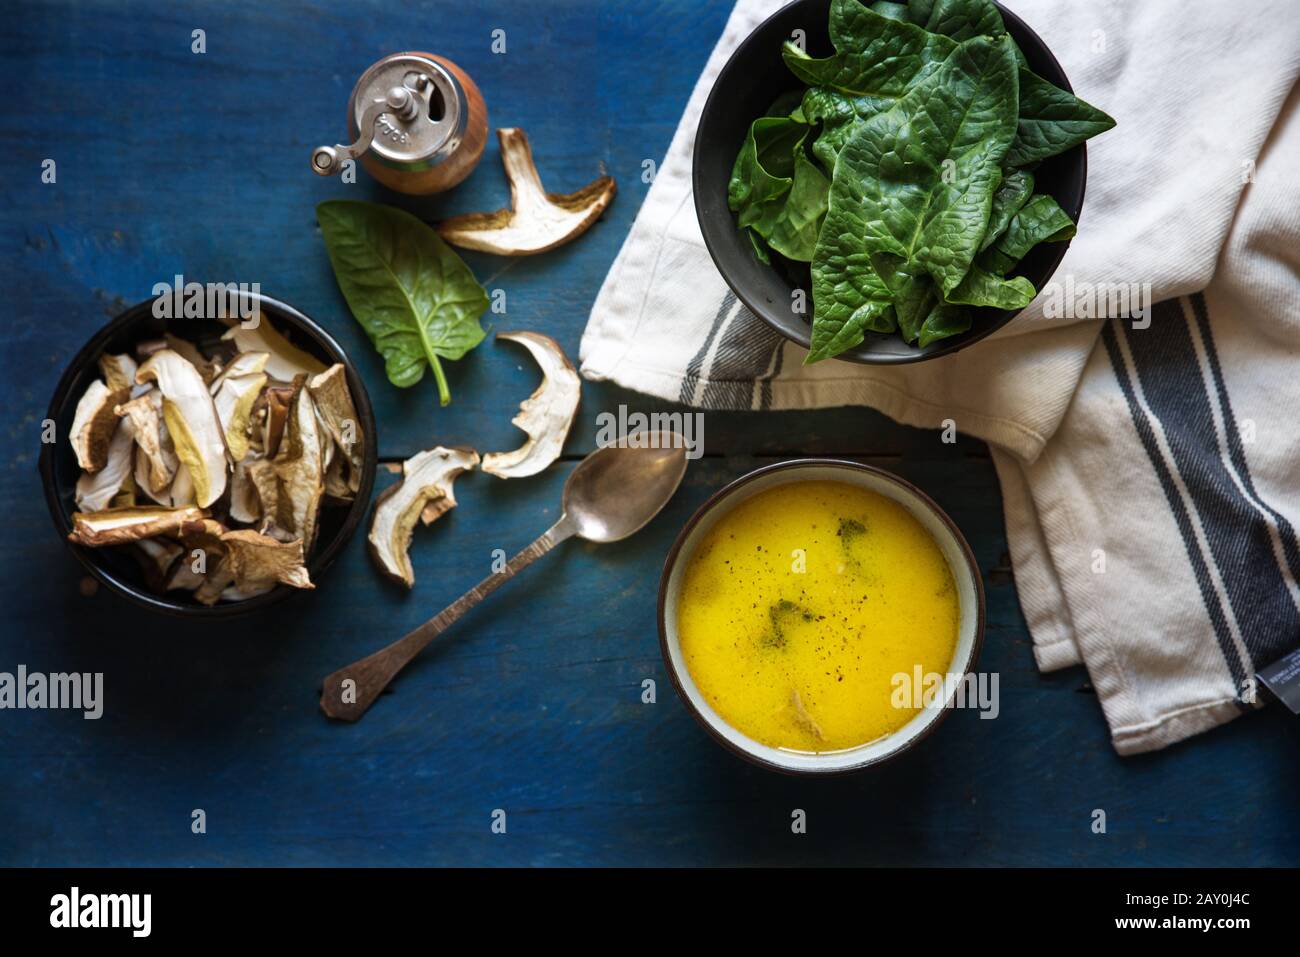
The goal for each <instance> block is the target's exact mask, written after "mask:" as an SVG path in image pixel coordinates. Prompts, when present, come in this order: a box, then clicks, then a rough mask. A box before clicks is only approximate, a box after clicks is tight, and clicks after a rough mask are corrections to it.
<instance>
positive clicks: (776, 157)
mask: <svg viewBox="0 0 1300 957" xmlns="http://www.w3.org/2000/svg"><path fill="white" fill-rule="evenodd" d="M807 134H808V127H807V126H806V125H805V124H803V123H800V122H798V121H797V120H792V119H790V118H789V117H780V116H761V117H759V118H758V119H756V120H755V121H754V122H753V123H752V124H750V127H749V133H748V134H747V135H746V137H745V143H744V145H743V146H742V147H741V149H740V153H739V154H738V155H737V156H736V162H735V164H734V165H733V166H732V169H731V180H730V182H729V183H728V184H727V205H728V206H729V207H731V211H732V212H733V213H735V214H736V222H737V224H738V225H740V226H742V227H744V226H751V225H753V224H754V223H757V222H758V221H759V220H760V219H762V218H763V216H764V214H765V212H766V211H767V206H768V204H770V203H772V202H773V201H775V200H778V199H780V198H781V197H782V196H784V195H785V194H786V193H787V192H789V191H790V187H791V185H792V184H793V177H794V154H795V149H796V148H797V147H798V146H799V144H801V143H802V142H803V139H804V137H805V136H806V135H807Z"/></svg>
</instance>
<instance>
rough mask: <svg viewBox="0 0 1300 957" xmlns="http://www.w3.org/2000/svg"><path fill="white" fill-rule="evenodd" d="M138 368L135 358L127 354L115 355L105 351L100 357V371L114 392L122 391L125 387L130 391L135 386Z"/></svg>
mask: <svg viewBox="0 0 1300 957" xmlns="http://www.w3.org/2000/svg"><path fill="white" fill-rule="evenodd" d="M137 368H139V367H138V366H137V365H136V363H135V360H134V359H132V358H131V357H130V356H127V355H120V356H115V355H110V354H109V353H107V352H105V353H104V354H103V355H101V356H100V357H99V371H100V372H101V373H102V374H103V376H104V382H105V383H106V384H107V385H108V388H109V390H110V391H112V392H121V391H122V390H123V389H125V390H126V391H127V392H130V391H131V390H132V389H133V388H134V387H135V370H136V369H137Z"/></svg>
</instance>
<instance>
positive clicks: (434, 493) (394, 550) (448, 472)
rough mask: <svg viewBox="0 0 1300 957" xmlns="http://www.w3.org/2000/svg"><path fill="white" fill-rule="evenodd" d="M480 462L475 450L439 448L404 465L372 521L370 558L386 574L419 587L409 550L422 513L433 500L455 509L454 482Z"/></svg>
mask: <svg viewBox="0 0 1300 957" xmlns="http://www.w3.org/2000/svg"><path fill="white" fill-rule="evenodd" d="M478 461H479V458H478V453H477V452H475V451H474V450H473V449H462V448H452V449H448V448H443V447H442V446H438V447H437V448H436V449H430V450H429V451H427V452H421V453H419V454H418V455H415V456H413V457H412V458H409V459H407V460H406V461H405V462H404V463H403V464H402V480H401V481H400V482H398V483H397V484H395V485H393V486H391V487H390V488H388V489H387V490H385V491H384V493H383V494H382V495H380V496H379V498H378V499H377V500H376V502H375V514H374V518H373V519H371V522H370V555H371V557H372V558H373V559H374V560H375V562H376V563H377V564H378V565H379V568H380V570H381V571H383V572H384V574H386V575H388V576H389V577H390V578H392V579H393V580H394V581H399V582H401V583H402V584H403V585H405V586H406V587H407V588H411V587H412V586H414V585H415V571H414V569H412V568H411V559H410V556H408V555H407V549H408V548H410V545H411V535H412V534H413V533H414V531H415V523H416V522H417V521H419V518H420V513H421V511H422V510H423V509H424V507H425V505H426V504H428V503H430V502H433V501H437V502H440V503H441V505H442V508H441V512H445V511H447V510H448V509H450V508H454V507H455V505H456V496H455V494H454V493H453V492H452V483H453V482H454V481H455V479H456V476H458V475H460V474H461V473H462V472H467V471H469V470H470V469H473V468H474V467H475V466H476V465H478ZM441 512H440V513H439V514H441Z"/></svg>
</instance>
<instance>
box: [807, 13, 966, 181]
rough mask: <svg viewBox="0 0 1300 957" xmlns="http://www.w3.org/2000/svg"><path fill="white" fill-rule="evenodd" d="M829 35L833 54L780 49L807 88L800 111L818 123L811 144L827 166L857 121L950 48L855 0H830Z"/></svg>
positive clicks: (886, 104) (882, 106)
mask: <svg viewBox="0 0 1300 957" xmlns="http://www.w3.org/2000/svg"><path fill="white" fill-rule="evenodd" d="M830 35H831V42H832V43H833V44H834V46H835V55H834V56H830V57H826V58H825V59H821V60H818V59H814V58H812V57H810V56H808V54H807V53H805V52H804V51H803V50H801V49H799V47H797V46H795V45H794V44H793V43H786V45H785V49H784V51H783V53H782V56H783V57H784V59H785V63H786V66H787V67H789V68H790V71H791V72H792V73H794V75H795V76H797V77H799V79H801V80H803V81H804V82H805V83H807V84H808V85H809V86H810V87H811V89H809V90H808V92H807V93H806V94H805V95H804V99H803V104H802V106H801V107H800V113H801V115H802V116H803V118H804V119H805V120H807V121H808V122H809V123H820V124H821V125H822V130H821V133H820V135H819V136H818V138H817V140H816V142H815V143H814V144H813V148H812V149H813V155H814V156H816V157H817V159H818V160H819V161H820V162H821V163H822V165H823V166H825V167H826V169H827V170H833V169H834V168H835V158H836V156H837V155H838V154H839V151H840V148H841V147H842V146H843V145H844V141H845V140H846V139H847V138H848V135H849V133H850V132H851V131H852V129H853V128H854V126H855V125H856V123H857V121H858V120H865V119H870V118H871V117H873V116H875V115H876V114H877V113H881V112H883V111H885V110H888V109H890V108H891V107H893V106H894V104H895V103H897V102H898V101H899V99H901V98H902V96H903V95H904V94H905V93H906V92H907V91H908V89H910V88H911V87H912V86H913V85H914V84H916V83H918V82H920V81H921V80H923V79H925V77H927V76H929V75H930V74H931V73H933V72H934V71H935V70H937V69H938V68H939V66H940V65H941V64H942V63H943V61H944V60H945V59H947V58H948V56H949V55H950V54H951V53H952V51H953V50H954V49H955V48H956V44H955V43H954V42H953V41H952V40H950V39H949V38H948V37H944V36H940V35H938V34H935V33H927V32H926V31H925V30H922V29H921V28H920V27H917V26H915V25H913V24H910V23H904V22H902V21H899V20H895V19H891V18H889V17H885V16H881V15H880V14H878V13H874V12H873V11H871V10H868V9H867V8H866V7H864V6H863V5H862V4H861V3H859V2H858V0H832V3H831V12H830Z"/></svg>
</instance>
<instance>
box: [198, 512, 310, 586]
mask: <svg viewBox="0 0 1300 957" xmlns="http://www.w3.org/2000/svg"><path fill="white" fill-rule="evenodd" d="M221 541H222V543H223V544H224V545H225V546H226V555H227V562H228V563H229V566H230V570H231V572H233V574H234V576H235V578H234V583H233V584H234V586H235V588H237V589H238V590H240V591H245V592H247V591H256V590H258V589H262V588H268V587H272V586H274V585H277V584H280V585H289V586H290V587H292V588H315V587H316V586H315V585H313V584H312V582H311V578H310V576H309V575H308V574H307V566H306V565H305V564H304V563H303V552H302V541H301V540H294V541H292V542H280V541H276V540H275V539H274V538H271V537H269V536H267V535H261V534H259V533H257V532H255V531H253V530H252V529H248V528H242V529H237V530H235V531H230V532H226V533H224V534H223V535H222V536H221Z"/></svg>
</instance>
